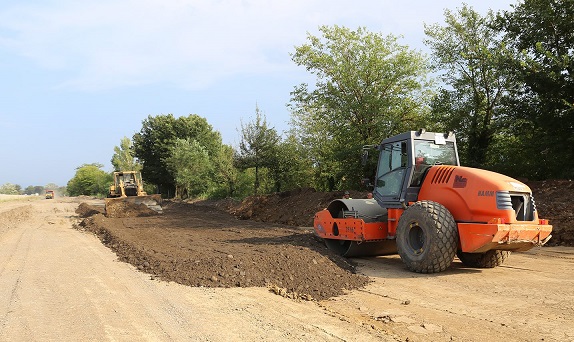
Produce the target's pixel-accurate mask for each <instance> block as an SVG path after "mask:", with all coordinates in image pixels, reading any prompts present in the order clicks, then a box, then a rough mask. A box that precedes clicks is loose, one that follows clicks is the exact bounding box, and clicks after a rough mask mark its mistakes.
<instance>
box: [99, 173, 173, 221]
mask: <svg viewBox="0 0 574 342" xmlns="http://www.w3.org/2000/svg"><path fill="white" fill-rule="evenodd" d="M113 176H114V182H113V184H112V185H110V190H109V192H108V198H106V210H107V208H108V207H110V206H111V205H113V204H114V203H119V202H129V203H134V204H145V205H146V206H147V207H148V208H150V209H153V210H155V211H156V212H159V213H161V212H162V209H161V195H159V194H156V195H148V194H147V193H146V192H145V191H144V188H143V180H142V177H141V173H140V172H138V171H120V172H114V175H113Z"/></svg>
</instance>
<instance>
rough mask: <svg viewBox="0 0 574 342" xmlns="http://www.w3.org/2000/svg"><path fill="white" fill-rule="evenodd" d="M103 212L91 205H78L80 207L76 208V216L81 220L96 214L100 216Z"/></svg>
mask: <svg viewBox="0 0 574 342" xmlns="http://www.w3.org/2000/svg"><path fill="white" fill-rule="evenodd" d="M102 213H103V210H102V209H100V208H98V207H96V206H93V205H89V204H87V203H83V202H82V203H80V205H79V206H78V208H76V214H78V216H80V217H82V218H86V217H90V216H93V215H96V214H102Z"/></svg>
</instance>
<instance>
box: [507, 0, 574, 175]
mask: <svg viewBox="0 0 574 342" xmlns="http://www.w3.org/2000/svg"><path fill="white" fill-rule="evenodd" d="M497 23H498V27H499V28H501V30H503V31H504V32H505V41H506V43H507V44H508V46H509V48H510V49H511V50H512V55H511V56H512V59H511V62H510V63H509V65H510V66H511V70H512V71H513V72H514V73H515V75H516V76H517V77H518V78H519V80H520V81H521V83H522V84H523V85H524V86H523V87H522V88H521V89H520V92H519V93H518V94H517V96H515V98H514V99H513V101H510V102H511V104H512V105H513V108H514V110H513V119H514V120H515V122H517V123H518V124H517V132H516V136H517V137H518V141H519V143H520V145H519V146H518V147H519V148H518V149H517V152H518V153H520V154H521V155H522V156H523V158H522V159H523V164H522V165H521V168H522V169H526V170H529V171H530V173H529V177H532V178H538V179H545V178H549V177H555V178H572V177H574V150H573V149H572V148H571V146H574V105H573V104H574V0H523V1H519V2H518V3H517V4H516V5H514V6H513V10H510V11H504V12H502V13H501V14H500V15H499V16H498V20H497ZM532 156H538V157H537V158H532ZM541 161H542V162H541Z"/></svg>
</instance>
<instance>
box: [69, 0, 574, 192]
mask: <svg viewBox="0 0 574 342" xmlns="http://www.w3.org/2000/svg"><path fill="white" fill-rule="evenodd" d="M444 15H445V22H444V23H442V24H431V25H426V26H425V34H426V36H427V39H426V41H425V43H426V45H427V46H428V47H429V49H430V56H427V55H425V54H423V53H421V52H420V51H417V50H414V49H410V48H409V47H408V46H405V45H401V44H400V43H399V38H398V37H397V36H393V35H386V36H385V35H382V34H379V33H373V32H369V31H368V30H367V29H366V28H362V27H360V28H358V29H356V30H351V29H348V28H345V27H339V26H322V27H320V28H319V32H320V34H319V36H314V35H311V34H308V35H307V41H306V43H305V44H302V45H301V46H297V47H295V50H294V52H293V53H292V55H291V57H292V60H293V62H294V63H296V64H297V65H298V66H302V67H304V68H306V70H307V71H309V72H310V73H311V74H312V75H314V76H315V78H316V81H315V83H314V84H312V85H309V84H300V85H297V86H295V87H294V89H293V91H292V92H291V99H290V103H289V104H288V107H289V109H290V111H291V113H292V116H291V118H292V120H291V128H290V130H289V131H288V132H282V133H279V132H277V131H276V130H275V128H273V127H270V126H269V125H268V123H267V120H266V117H265V114H264V113H263V111H262V110H261V109H259V107H258V106H256V107H255V116H254V117H253V118H251V119H250V121H249V122H245V123H244V122H241V129H240V132H239V133H240V143H239V146H238V148H237V149H236V148H234V147H232V146H229V145H225V144H223V143H222V140H221V136H220V134H219V132H216V131H214V130H213V128H212V127H211V125H209V123H208V122H207V120H206V119H205V118H202V117H200V116H198V115H195V114H192V115H189V116H186V117H179V118H176V117H174V116H173V115H171V114H167V115H158V116H148V117H147V118H146V119H145V120H144V121H143V122H142V129H141V130H140V132H138V133H136V134H135V135H134V136H133V144H132V141H131V140H130V139H129V138H124V139H123V140H122V141H121V143H120V146H119V147H117V148H116V150H115V155H114V158H112V163H113V165H114V167H115V168H116V169H126V168H129V169H138V168H141V171H142V175H143V177H144V180H145V181H147V182H148V183H150V184H153V185H154V186H155V191H157V192H160V193H162V194H164V195H165V196H167V197H173V196H176V197H181V198H185V197H198V196H203V197H245V196H247V195H251V194H259V193H266V192H272V191H283V190H288V189H292V188H296V187H306V186H311V187H314V188H316V189H318V190H334V189H359V188H360V187H361V185H360V183H359V180H360V179H361V178H363V177H365V176H371V175H372V174H373V173H374V168H375V167H376V165H375V163H374V162H373V163H372V164H369V165H367V166H366V167H365V166H363V165H362V164H361V162H360V152H361V147H362V146H363V145H366V144H373V143H378V142H380V141H381V140H382V139H383V138H385V137H388V136H391V135H394V134H397V133H400V132H403V131H406V130H415V129H418V128H421V127H425V128H427V129H428V130H437V131H454V132H455V133H456V134H457V138H458V142H459V149H460V156H461V162H462V164H463V165H469V166H474V167H480V168H486V169H491V170H494V171H498V172H502V173H505V174H508V175H510V176H514V177H528V178H532V179H545V178H572V177H573V176H574V165H573V164H574V155H573V154H574V149H573V148H572V146H574V134H573V133H574V132H573V131H574V108H573V103H574V80H573V59H574V27H573V26H574V21H573V20H572V18H574V0H553V1H548V0H524V1H521V2H519V3H517V4H516V5H515V6H513V8H512V10H509V11H503V12H499V13H494V12H489V13H487V14H486V15H484V16H482V15H480V14H479V13H478V12H476V11H475V10H473V9H472V7H470V6H468V5H463V6H462V7H461V8H458V9H456V10H446V11H445V13H444ZM436 75H438V77H437V76H436ZM97 166H98V165H84V166H82V167H81V168H79V169H78V172H79V171H80V170H82V172H84V171H85V172H86V173H88V171H89V172H96V171H95V170H94V167H96V168H97ZM88 169H89V170H88ZM98 169H99V168H98ZM100 171H101V170H100ZM102 172H103V171H102ZM101 177H104V176H103V175H101ZM78 182H79V181H78ZM79 183H80V184H81V182H79ZM98 184H100V183H99V181H95V182H93V183H90V184H86V185H85V186H90V187H92V188H94V187H97V186H99V185H98ZM70 185H74V183H72V184H68V188H70ZM73 188H74V187H73V186H72V189H73ZM94 189H95V188H94Z"/></svg>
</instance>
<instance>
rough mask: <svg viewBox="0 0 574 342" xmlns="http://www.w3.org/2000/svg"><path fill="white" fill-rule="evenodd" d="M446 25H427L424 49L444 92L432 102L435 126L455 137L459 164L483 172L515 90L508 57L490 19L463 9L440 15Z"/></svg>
mask: <svg viewBox="0 0 574 342" xmlns="http://www.w3.org/2000/svg"><path fill="white" fill-rule="evenodd" d="M444 16H445V25H444V26H441V25H439V24H433V25H426V26H425V33H426V35H427V36H428V39H427V40H426V41H425V42H426V44H427V45H428V46H429V47H430V48H431V51H432V61H433V67H434V69H435V70H437V71H440V72H441V78H442V81H443V82H444V84H445V87H444V88H443V89H441V90H440V92H439V93H438V94H437V96H436V98H435V99H434V101H433V115H434V117H435V121H438V122H441V123H442V124H443V129H444V130H452V131H454V132H456V133H457V138H458V141H459V146H460V150H461V157H462V159H463V163H464V164H467V165H470V166H476V167H483V166H484V165H485V164H486V163H487V159H488V152H489V149H490V147H491V144H492V143H493V141H494V139H495V137H496V135H497V134H498V133H500V132H501V131H502V129H503V128H504V127H505V126H506V125H507V121H506V120H505V117H506V116H505V107H504V98H505V97H506V96H508V94H510V93H511V92H512V91H513V90H514V89H515V87H516V80H515V78H513V77H512V76H511V74H510V73H509V72H508V70H507V69H506V68H505V61H506V59H507V55H508V52H507V50H506V48H505V45H504V43H503V41H502V39H501V33H500V31H499V30H497V29H495V28H494V27H493V25H492V24H493V21H494V19H495V16H494V13H493V12H492V11H489V12H488V14H487V15H486V16H484V17H483V16H481V15H480V14H479V13H478V12H476V11H475V10H473V9H472V7H470V6H468V5H466V4H465V5H463V7H462V8H460V9H458V10H456V11H450V10H445V12H444Z"/></svg>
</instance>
